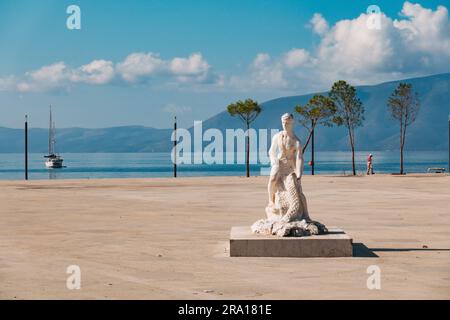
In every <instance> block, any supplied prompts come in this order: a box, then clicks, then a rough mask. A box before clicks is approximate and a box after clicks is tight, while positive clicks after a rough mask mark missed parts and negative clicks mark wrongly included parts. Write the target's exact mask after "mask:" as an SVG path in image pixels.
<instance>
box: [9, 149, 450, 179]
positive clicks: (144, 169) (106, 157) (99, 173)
mask: <svg viewBox="0 0 450 320" xmlns="http://www.w3.org/2000/svg"><path fill="white" fill-rule="evenodd" d="M372 153H373V155H374V169H375V172H376V173H377V172H378V173H392V172H398V170H399V163H398V158H399V155H398V152H372ZM367 154H368V152H358V153H357V154H356V160H357V170H358V172H359V173H363V172H365V170H366V158H367ZM43 156H44V155H43V154H36V153H34V154H30V155H29V178H30V179H49V178H50V179H78V178H132V177H170V176H172V174H173V173H172V172H173V171H172V163H171V160H170V154H169V153H64V154H62V156H63V158H64V164H65V165H66V166H67V167H65V168H62V169H46V168H45V165H44V158H43ZM308 161H309V154H306V155H305V173H306V174H310V167H309V166H308ZM447 166H448V152H447V151H411V152H407V153H406V156H405V169H406V172H408V173H413V172H426V171H427V168H429V167H444V168H447ZM23 167H24V159H23V154H0V179H23V177H24V171H23ZM266 168H267V166H266V165H252V166H251V170H252V175H261V169H262V172H265V171H266ZM315 169H316V174H349V173H351V153H350V152H317V153H316V168H315ZM243 174H245V165H240V164H232V165H226V164H224V165H206V164H202V165H179V166H178V175H179V176H180V177H182V176H239V175H243ZM263 174H264V173H263Z"/></svg>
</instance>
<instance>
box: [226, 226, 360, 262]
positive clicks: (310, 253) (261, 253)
mask: <svg viewBox="0 0 450 320" xmlns="http://www.w3.org/2000/svg"><path fill="white" fill-rule="evenodd" d="M328 231H329V233H328V234H324V235H314V236H308V237H277V236H271V235H261V234H254V233H252V232H251V230H250V227H249V226H245V227H232V228H231V234H230V256H231V257H351V256H352V254H353V248H352V238H350V237H349V236H348V235H347V234H346V233H345V232H344V231H343V230H342V229H339V228H328Z"/></svg>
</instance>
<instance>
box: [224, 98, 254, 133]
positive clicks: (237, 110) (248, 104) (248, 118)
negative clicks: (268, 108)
mask: <svg viewBox="0 0 450 320" xmlns="http://www.w3.org/2000/svg"><path fill="white" fill-rule="evenodd" d="M227 111H228V113H229V114H230V115H231V116H232V117H235V116H239V118H240V119H241V120H242V121H243V122H245V123H246V124H247V127H248V126H249V125H250V123H252V122H253V121H254V120H255V119H256V117H257V116H258V115H259V114H260V113H261V111H262V108H261V106H260V105H259V104H258V102H256V101H254V100H252V99H246V100H245V101H242V100H239V101H237V102H235V103H232V104H230V105H229V106H228V107H227Z"/></svg>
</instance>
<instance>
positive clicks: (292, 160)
mask: <svg viewBox="0 0 450 320" xmlns="http://www.w3.org/2000/svg"><path fill="white" fill-rule="evenodd" d="M281 123H282V125H283V131H281V132H279V133H277V134H276V135H274V137H273V139H272V145H271V147H270V150H269V156H270V163H271V170H270V178H269V185H268V193H269V204H268V205H267V207H266V215H267V219H262V220H258V221H257V222H255V223H254V224H253V225H252V231H253V232H254V233H262V234H273V235H278V236H297V237H299V236H307V235H312V234H322V233H326V232H327V229H326V228H325V226H324V225H322V224H320V223H318V222H316V221H312V220H311V218H310V216H309V213H308V206H307V204H306V197H305V195H304V194H303V191H302V186H301V178H302V175H303V152H302V145H301V143H300V140H299V139H298V138H297V137H296V135H295V133H294V130H293V125H294V117H293V115H292V114H289V113H285V114H284V115H283V116H282V117H281Z"/></svg>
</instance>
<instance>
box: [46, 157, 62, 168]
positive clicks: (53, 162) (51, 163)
mask: <svg viewBox="0 0 450 320" xmlns="http://www.w3.org/2000/svg"><path fill="white" fill-rule="evenodd" d="M45 166H46V167H47V168H49V169H54V168H62V167H63V159H49V160H47V161H45Z"/></svg>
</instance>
